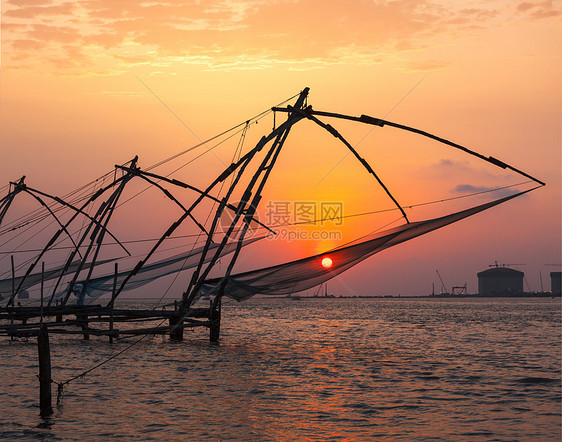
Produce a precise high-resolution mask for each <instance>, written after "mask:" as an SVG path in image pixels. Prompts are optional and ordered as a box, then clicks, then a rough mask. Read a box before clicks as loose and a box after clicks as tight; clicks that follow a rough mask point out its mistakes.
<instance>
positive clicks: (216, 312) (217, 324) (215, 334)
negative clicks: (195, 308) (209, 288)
mask: <svg viewBox="0 0 562 442" xmlns="http://www.w3.org/2000/svg"><path fill="white" fill-rule="evenodd" d="M209 313H210V315H209V322H210V325H209V341H210V342H213V343H215V342H218V341H219V339H220V334H221V298H220V297H218V298H217V299H216V300H215V301H212V302H211V306H210V308H209Z"/></svg>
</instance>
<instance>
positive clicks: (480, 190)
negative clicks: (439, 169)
mask: <svg viewBox="0 0 562 442" xmlns="http://www.w3.org/2000/svg"><path fill="white" fill-rule="evenodd" d="M451 192H452V193H462V194H471V195H472V194H482V195H484V194H486V193H491V192H494V193H495V194H496V195H497V196H500V197H506V196H511V195H515V194H516V193H519V192H520V190H518V189H516V188H508V187H487V186H474V185H472V184H459V185H458V186H456V187H455V188H454V189H453V190H452V191H451Z"/></svg>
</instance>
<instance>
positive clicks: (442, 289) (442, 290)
mask: <svg viewBox="0 0 562 442" xmlns="http://www.w3.org/2000/svg"><path fill="white" fill-rule="evenodd" d="M435 271H436V272H437V276H438V277H439V281H441V294H442V295H448V294H449V293H448V292H447V288H446V287H445V283H444V282H443V278H441V274H440V273H439V270H437V269H435Z"/></svg>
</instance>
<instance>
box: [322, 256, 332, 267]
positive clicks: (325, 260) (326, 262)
mask: <svg viewBox="0 0 562 442" xmlns="http://www.w3.org/2000/svg"><path fill="white" fill-rule="evenodd" d="M333 265H334V262H333V261H332V258H328V257H326V258H323V259H322V267H324V268H325V269H331V268H332V266H333Z"/></svg>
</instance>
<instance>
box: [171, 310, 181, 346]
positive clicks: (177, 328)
mask: <svg viewBox="0 0 562 442" xmlns="http://www.w3.org/2000/svg"><path fill="white" fill-rule="evenodd" d="M168 321H169V324H170V341H178V342H179V341H183V324H182V322H183V315H182V314H181V313H180V312H178V311H176V314H174V315H172V316H170V319H169V320H168Z"/></svg>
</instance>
